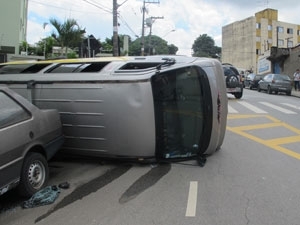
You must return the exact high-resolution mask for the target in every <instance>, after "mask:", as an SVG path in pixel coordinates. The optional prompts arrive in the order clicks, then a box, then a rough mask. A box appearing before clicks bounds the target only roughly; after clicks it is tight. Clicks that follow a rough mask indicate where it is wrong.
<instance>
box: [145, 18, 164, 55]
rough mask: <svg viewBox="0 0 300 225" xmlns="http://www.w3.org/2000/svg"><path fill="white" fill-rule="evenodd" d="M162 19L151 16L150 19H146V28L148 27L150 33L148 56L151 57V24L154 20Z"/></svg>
mask: <svg viewBox="0 0 300 225" xmlns="http://www.w3.org/2000/svg"><path fill="white" fill-rule="evenodd" d="M163 18H164V17H163V16H159V17H157V16H151V17H150V18H148V19H146V25H147V26H148V27H150V32H149V53H148V54H149V55H151V47H152V46H151V35H152V25H153V23H154V21H155V20H156V19H163Z"/></svg>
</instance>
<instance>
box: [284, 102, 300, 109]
mask: <svg viewBox="0 0 300 225" xmlns="http://www.w3.org/2000/svg"><path fill="white" fill-rule="evenodd" d="M281 104H282V105H286V106H288V107H291V108H294V109H300V106H296V105H293V104H289V103H281Z"/></svg>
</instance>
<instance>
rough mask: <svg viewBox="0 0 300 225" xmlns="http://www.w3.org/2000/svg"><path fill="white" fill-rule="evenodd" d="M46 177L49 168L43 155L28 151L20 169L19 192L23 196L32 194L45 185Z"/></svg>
mask: <svg viewBox="0 0 300 225" xmlns="http://www.w3.org/2000/svg"><path fill="white" fill-rule="evenodd" d="M48 177H49V168H48V162H47V160H46V159H45V157H44V156H43V155H42V154H40V153H36V152H30V153H28V154H27V155H26V157H25V159H24V163H23V167H22V171H21V178H20V184H19V186H18V192H19V194H20V195H21V196H24V197H30V196H32V195H33V194H34V193H36V192H37V191H39V190H40V189H42V188H43V187H44V186H45V185H46V183H47V181H48Z"/></svg>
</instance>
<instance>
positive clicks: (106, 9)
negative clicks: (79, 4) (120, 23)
mask: <svg viewBox="0 0 300 225" xmlns="http://www.w3.org/2000/svg"><path fill="white" fill-rule="evenodd" d="M83 1H84V2H86V3H88V4H90V5H93V6H95V7H97V8H99V9H101V10H103V11H105V12H108V13H113V11H112V10H111V9H108V8H106V7H104V6H101V5H100V4H98V3H97V4H96V3H93V2H90V1H88V0H83Z"/></svg>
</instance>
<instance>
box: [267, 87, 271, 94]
mask: <svg viewBox="0 0 300 225" xmlns="http://www.w3.org/2000/svg"><path fill="white" fill-rule="evenodd" d="M267 92H268V94H272V90H271V87H270V86H268V90H267Z"/></svg>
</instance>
